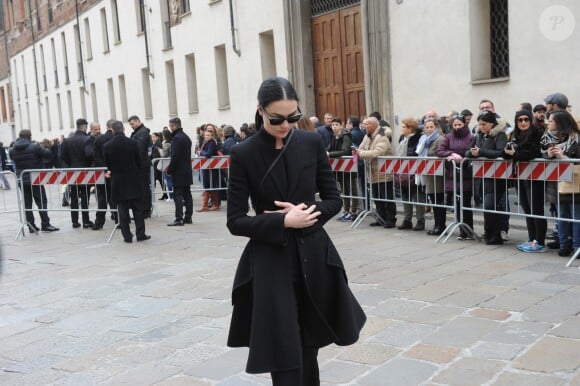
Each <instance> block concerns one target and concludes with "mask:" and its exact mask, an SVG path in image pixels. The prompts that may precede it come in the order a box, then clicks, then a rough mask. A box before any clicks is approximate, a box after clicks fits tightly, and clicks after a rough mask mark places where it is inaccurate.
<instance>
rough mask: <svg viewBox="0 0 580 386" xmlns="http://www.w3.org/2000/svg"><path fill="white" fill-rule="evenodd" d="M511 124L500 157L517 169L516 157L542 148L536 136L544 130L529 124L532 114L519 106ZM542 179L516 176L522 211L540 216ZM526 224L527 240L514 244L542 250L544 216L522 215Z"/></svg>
mask: <svg viewBox="0 0 580 386" xmlns="http://www.w3.org/2000/svg"><path fill="white" fill-rule="evenodd" d="M514 119H515V122H514V123H515V128H514V131H513V133H512V135H511V141H510V142H508V144H507V146H506V148H505V149H504V153H505V155H504V157H505V158H507V159H512V160H513V161H514V164H513V167H514V168H515V169H514V170H516V171H517V163H516V162H518V161H531V160H533V159H534V158H541V157H542V151H541V148H540V140H541V139H542V135H543V133H544V130H543V129H541V128H540V127H538V126H535V125H532V122H533V115H532V113H531V112H530V111H528V110H520V111H518V112H516V115H515V118H514ZM544 189H545V186H544V181H538V180H533V181H531V180H520V181H518V194H519V200H520V205H521V206H522V209H523V211H524V213H525V214H528V215H529V214H532V215H535V216H541V217H543V216H544ZM526 227H527V228H528V241H527V242H525V243H522V244H519V245H518V246H517V248H518V249H519V250H520V251H523V252H543V251H545V243H544V242H545V239H546V230H547V228H548V223H547V221H546V219H545V218H533V217H527V216H526Z"/></svg>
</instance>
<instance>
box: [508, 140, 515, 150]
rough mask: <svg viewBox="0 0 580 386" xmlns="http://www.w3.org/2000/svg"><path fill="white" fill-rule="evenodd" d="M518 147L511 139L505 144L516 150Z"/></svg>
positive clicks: (509, 148)
mask: <svg viewBox="0 0 580 386" xmlns="http://www.w3.org/2000/svg"><path fill="white" fill-rule="evenodd" d="M516 147H517V144H516V143H514V142H511V141H510V142H508V143H507V144H506V145H505V148H506V149H508V150H515V149H516Z"/></svg>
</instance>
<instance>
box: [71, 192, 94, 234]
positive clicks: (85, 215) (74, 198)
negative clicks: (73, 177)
mask: <svg viewBox="0 0 580 386" xmlns="http://www.w3.org/2000/svg"><path fill="white" fill-rule="evenodd" d="M68 188H69V192H70V208H71V209H72V212H70V218H71V220H72V222H73V224H74V223H78V222H79V212H78V209H79V198H80V200H81V209H83V212H82V213H81V216H82V219H83V224H88V223H89V222H90V221H91V220H90V219H89V212H88V209H89V186H88V185H69V186H68Z"/></svg>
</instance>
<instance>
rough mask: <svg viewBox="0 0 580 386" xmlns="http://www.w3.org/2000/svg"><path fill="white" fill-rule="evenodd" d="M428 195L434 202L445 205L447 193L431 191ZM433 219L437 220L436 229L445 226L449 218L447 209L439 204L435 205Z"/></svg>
mask: <svg viewBox="0 0 580 386" xmlns="http://www.w3.org/2000/svg"><path fill="white" fill-rule="evenodd" d="M428 196H429V201H430V202H431V203H432V204H436V205H443V203H444V202H445V193H443V192H440V193H429V194H428ZM433 219H434V220H435V226H434V228H436V229H439V228H445V223H446V220H447V209H445V208H441V207H438V206H434V207H433Z"/></svg>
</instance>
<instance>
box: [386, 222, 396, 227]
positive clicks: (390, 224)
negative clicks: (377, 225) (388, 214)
mask: <svg viewBox="0 0 580 386" xmlns="http://www.w3.org/2000/svg"><path fill="white" fill-rule="evenodd" d="M383 226H384V227H385V228H386V229H390V228H394V227H395V226H396V223H394V222H388V223H385V225H383Z"/></svg>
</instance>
